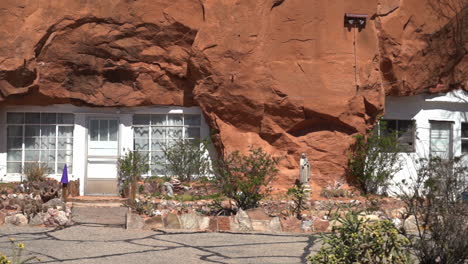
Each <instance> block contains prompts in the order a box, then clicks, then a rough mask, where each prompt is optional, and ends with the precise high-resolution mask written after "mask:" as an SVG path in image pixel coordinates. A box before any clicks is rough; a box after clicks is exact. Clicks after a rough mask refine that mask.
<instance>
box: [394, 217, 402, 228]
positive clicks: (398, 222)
mask: <svg viewBox="0 0 468 264" xmlns="http://www.w3.org/2000/svg"><path fill="white" fill-rule="evenodd" d="M392 223H393V224H394V225H395V227H396V228H400V227H401V226H402V221H401V219H400V218H393V219H392Z"/></svg>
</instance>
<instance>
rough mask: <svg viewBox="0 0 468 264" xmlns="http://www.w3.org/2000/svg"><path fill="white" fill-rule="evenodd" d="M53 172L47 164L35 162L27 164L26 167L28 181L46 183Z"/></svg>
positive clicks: (25, 172)
mask: <svg viewBox="0 0 468 264" xmlns="http://www.w3.org/2000/svg"><path fill="white" fill-rule="evenodd" d="M51 172H52V169H51V168H50V167H49V166H47V164H45V163H40V162H35V163H27V164H26V165H25V166H24V174H25V176H26V181H29V182H34V181H45V179H46V177H47V175H48V174H50V173H51Z"/></svg>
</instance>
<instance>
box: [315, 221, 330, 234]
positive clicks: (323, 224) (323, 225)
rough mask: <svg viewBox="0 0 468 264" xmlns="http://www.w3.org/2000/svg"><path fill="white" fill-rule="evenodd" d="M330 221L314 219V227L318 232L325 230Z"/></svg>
mask: <svg viewBox="0 0 468 264" xmlns="http://www.w3.org/2000/svg"><path fill="white" fill-rule="evenodd" d="M329 225H330V222H328V221H327V220H322V219H317V220H315V221H314V229H315V231H317V232H325V231H326V230H327V229H328V226H329Z"/></svg>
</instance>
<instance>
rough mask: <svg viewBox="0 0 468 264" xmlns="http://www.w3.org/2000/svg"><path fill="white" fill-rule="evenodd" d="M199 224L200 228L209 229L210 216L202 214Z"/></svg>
mask: <svg viewBox="0 0 468 264" xmlns="http://www.w3.org/2000/svg"><path fill="white" fill-rule="evenodd" d="M198 226H199V228H200V230H207V229H209V226H210V218H209V217H208V216H201V217H200V218H198Z"/></svg>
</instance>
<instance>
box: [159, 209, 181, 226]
mask: <svg viewBox="0 0 468 264" xmlns="http://www.w3.org/2000/svg"><path fill="white" fill-rule="evenodd" d="M163 222H164V227H165V228H169V229H180V221H179V217H178V216H177V215H176V214H174V213H169V214H167V216H166V217H165V218H164V221H163Z"/></svg>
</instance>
